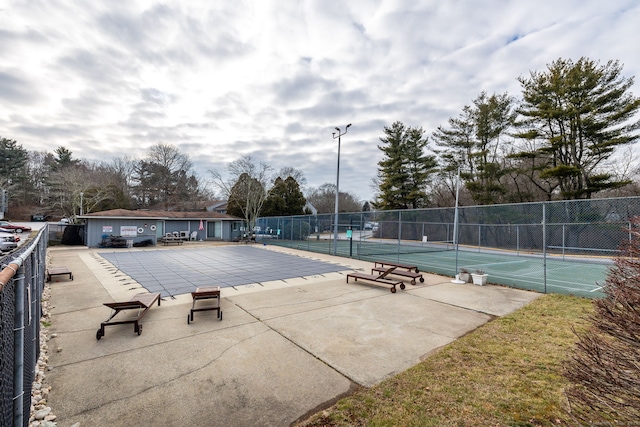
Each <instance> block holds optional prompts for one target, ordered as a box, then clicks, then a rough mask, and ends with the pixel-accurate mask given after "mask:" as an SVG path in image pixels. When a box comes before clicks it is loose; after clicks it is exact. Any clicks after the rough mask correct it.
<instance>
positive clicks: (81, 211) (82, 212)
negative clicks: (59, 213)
mask: <svg viewBox="0 0 640 427" xmlns="http://www.w3.org/2000/svg"><path fill="white" fill-rule="evenodd" d="M82 196H84V193H83V192H82V191H81V192H80V216H82V215H83V214H84V210H83V209H82Z"/></svg>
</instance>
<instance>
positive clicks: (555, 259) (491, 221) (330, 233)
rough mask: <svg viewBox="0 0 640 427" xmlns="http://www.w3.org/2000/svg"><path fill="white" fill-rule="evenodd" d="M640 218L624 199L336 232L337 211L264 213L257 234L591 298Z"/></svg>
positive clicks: (409, 214) (408, 217)
mask: <svg viewBox="0 0 640 427" xmlns="http://www.w3.org/2000/svg"><path fill="white" fill-rule="evenodd" d="M637 216H640V197H624V198H608V199H589V200H562V201H553V202H538V203H518V204H502V205H485V206H464V207H459V208H458V209H455V208H453V207H451V208H434V209H416V210H394V211H372V212H351V213H340V214H339V215H338V221H337V225H338V227H337V229H338V233H337V235H336V234H335V233H334V230H335V214H319V215H301V216H288V217H263V218H259V219H258V221H257V227H256V230H255V232H256V236H257V240H258V241H262V242H263V243H265V244H277V245H282V246H288V247H292V248H297V249H302V250H307V251H313V252H319V253H326V254H331V255H337V256H343V257H351V258H356V259H362V260H376V259H387V260H394V261H401V260H402V261H410V262H411V263H414V264H416V265H418V266H419V267H420V268H421V269H422V270H423V271H427V272H429V271H430V272H434V273H438V274H443V275H447V276H451V277H453V276H455V275H456V274H458V273H459V272H460V269H465V270H470V271H473V270H477V269H481V270H484V271H485V272H486V273H487V274H488V275H489V276H488V281H489V282H490V283H497V284H504V285H508V286H514V287H520V288H524V289H531V290H536V291H540V292H559V293H570V294H579V295H583V296H589V297H593V296H602V293H601V292H600V289H601V286H600V284H601V283H604V280H605V277H606V273H607V269H608V267H609V266H610V265H611V264H612V259H613V258H614V257H615V256H617V255H618V254H620V251H619V246H620V244H621V243H622V242H623V241H625V240H628V239H629V238H630V230H631V220H632V218H634V217H637Z"/></svg>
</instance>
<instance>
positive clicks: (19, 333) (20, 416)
mask: <svg viewBox="0 0 640 427" xmlns="http://www.w3.org/2000/svg"><path fill="white" fill-rule="evenodd" d="M13 280H14V283H15V296H16V300H15V317H14V319H15V320H14V329H13V339H14V343H15V348H14V351H13V425H14V426H23V425H24V404H23V402H24V328H25V325H24V267H20V268H18V271H17V272H16V275H15V276H14V278H13Z"/></svg>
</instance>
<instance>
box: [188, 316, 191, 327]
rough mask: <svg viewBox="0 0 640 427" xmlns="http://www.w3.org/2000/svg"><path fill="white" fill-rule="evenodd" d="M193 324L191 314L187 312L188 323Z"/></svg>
mask: <svg viewBox="0 0 640 427" xmlns="http://www.w3.org/2000/svg"><path fill="white" fill-rule="evenodd" d="M190 324H191V315H190V314H187V325H190Z"/></svg>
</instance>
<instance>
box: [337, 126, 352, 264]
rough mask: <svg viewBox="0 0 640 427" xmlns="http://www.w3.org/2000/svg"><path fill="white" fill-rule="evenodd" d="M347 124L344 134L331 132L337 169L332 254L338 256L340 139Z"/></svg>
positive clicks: (347, 128) (347, 127) (338, 130)
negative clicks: (335, 151)
mask: <svg viewBox="0 0 640 427" xmlns="http://www.w3.org/2000/svg"><path fill="white" fill-rule="evenodd" d="M349 126H351V123H349V124H348V125H347V126H346V127H345V128H344V132H342V131H341V130H340V128H339V127H336V131H337V132H333V139H336V138H338V167H337V168H336V215H335V219H334V221H333V254H334V255H338V197H339V195H340V137H341V136H342V135H344V134H345V133H347V130H349Z"/></svg>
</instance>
